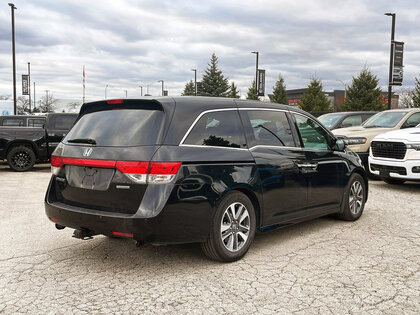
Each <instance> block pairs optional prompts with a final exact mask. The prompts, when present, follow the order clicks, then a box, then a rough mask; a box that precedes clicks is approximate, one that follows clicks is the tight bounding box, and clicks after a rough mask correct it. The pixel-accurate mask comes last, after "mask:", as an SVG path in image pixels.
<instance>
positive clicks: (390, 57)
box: [385, 13, 395, 109]
mask: <svg viewBox="0 0 420 315" xmlns="http://www.w3.org/2000/svg"><path fill="white" fill-rule="evenodd" d="M385 15H387V16H390V17H392V27H391V48H390V54H389V75H388V109H391V96H392V85H391V83H392V68H393V63H394V60H393V59H394V58H393V57H394V45H393V44H392V42H393V41H394V37H395V13H385Z"/></svg>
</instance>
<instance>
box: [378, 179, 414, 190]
mask: <svg viewBox="0 0 420 315" xmlns="http://www.w3.org/2000/svg"><path fill="white" fill-rule="evenodd" d="M375 185H380V186H381V188H384V189H388V190H392V191H401V192H404V191H405V192H420V182H408V181H407V182H405V183H404V184H400V185H391V184H387V183H385V182H382V181H381V182H376V183H375Z"/></svg>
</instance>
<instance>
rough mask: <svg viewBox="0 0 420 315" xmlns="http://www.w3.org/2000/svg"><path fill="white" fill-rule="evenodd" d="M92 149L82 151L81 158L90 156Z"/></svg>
mask: <svg viewBox="0 0 420 315" xmlns="http://www.w3.org/2000/svg"><path fill="white" fill-rule="evenodd" d="M92 151H93V149H92V148H86V149H85V150H84V151H83V156H90V155H91V154H92Z"/></svg>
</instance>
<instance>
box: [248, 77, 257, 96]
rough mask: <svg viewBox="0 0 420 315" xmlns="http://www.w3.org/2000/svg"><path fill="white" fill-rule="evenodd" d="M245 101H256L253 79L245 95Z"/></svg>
mask: <svg viewBox="0 0 420 315" xmlns="http://www.w3.org/2000/svg"><path fill="white" fill-rule="evenodd" d="M246 99H247V100H258V96H257V95H256V94H255V79H254V80H253V81H252V84H251V86H250V87H249V88H248V94H247V95H246Z"/></svg>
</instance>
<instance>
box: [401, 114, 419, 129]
mask: <svg viewBox="0 0 420 315" xmlns="http://www.w3.org/2000/svg"><path fill="white" fill-rule="evenodd" d="M418 124H420V113H414V114H413V115H411V116H410V117H408V119H407V120H406V121H405V123H404V124H403V125H402V126H401V128H412V127H415V126H417V125H418Z"/></svg>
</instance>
